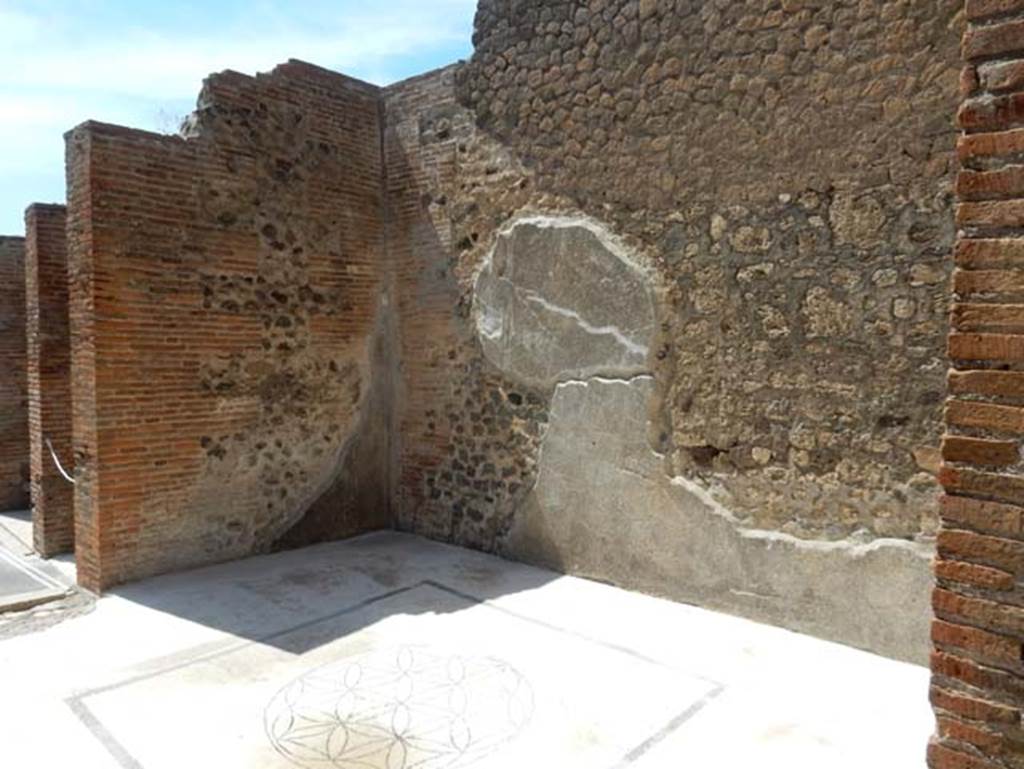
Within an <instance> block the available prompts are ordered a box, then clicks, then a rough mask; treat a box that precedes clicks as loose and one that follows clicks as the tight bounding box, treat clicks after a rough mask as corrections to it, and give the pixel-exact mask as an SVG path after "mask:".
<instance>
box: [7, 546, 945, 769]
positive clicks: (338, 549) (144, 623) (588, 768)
mask: <svg viewBox="0 0 1024 769" xmlns="http://www.w3.org/2000/svg"><path fill="white" fill-rule="evenodd" d="M927 681H928V674H927V671H926V670H925V669H923V668H918V667H914V666H911V665H906V664H902V663H897V662H892V661H890V660H886V659H882V658H880V657H876V656H873V655H870V654H866V653H863V652H859V651H855V650H853V649H849V648H845V647H842V646H838V645H835V644H830V643H825V642H822V641H818V640H815V639H812V638H808V637H804V636H800V635H796V634H793V633H790V632H787V631H784V630H779V629H776V628H771V627H766V626H762V625H757V624H755V623H752V622H748V621H746V620H741V619H736V618H732V617H728V616H723V615H719V614H714V613H711V612H706V611H702V610H699V609H695V608H692V607H688V606H683V605H679V604H674V603H669V602H666V601H660V600H657V599H653V598H649V597H645V596H640V595H636V594H632V593H628V592H625V591H621V590H617V589H615V588H611V587H608V586H605V585H600V584H596V583H592V582H587V581H583V580H579V579H572V578H568V577H560V576H558V575H555V574H552V573H549V572H545V571H541V570H537V569H532V568H528V567H525V566H521V565H516V564H511V563H507V562H505V561H501V560H499V559H496V558H492V557H489V556H485V555H481V554H478V553H472V552H468V551H463V550H459V549H455V548H450V547H446V546H443V545H438V544H435V543H431V542H427V541H424V540H421V539H417V538H414V537H411V536H406V535H400V534H390V533H388V534H377V535H371V536H366V537H362V538H360V539H357V540H352V541H349V542H347V543H338V544H332V545H322V546H319V547H314V548H309V549H306V550H301V551H294V552H289V553H284V554H279V555H273V556H267V557H260V558H253V559H250V560H247V561H243V562H240V563H233V564H228V565H224V566H218V567H213V568H208V569H203V570H200V571H195V572H191V573H187V574H181V575H175V576H171V577H163V578H158V579H153V580H149V581H147V582H144V583H140V584H137V585H133V586H130V587H127V588H122V589H120V590H117V591H116V592H115V593H113V594H111V595H109V596H107V597H104V598H103V599H102V600H100V601H99V603H98V604H97V606H96V609H95V610H94V611H93V612H92V613H90V614H87V615H85V616H80V617H76V618H74V619H69V620H67V621H65V622H63V623H61V624H59V625H57V626H55V627H51V628H49V629H47V630H43V631H40V632H36V633H31V634H27V635H22V636H19V637H15V638H12V639H9V640H6V641H3V642H0V691H2V696H0V736H2V739H0V765H4V766H47V767H50V766H52V767H61V766H72V765H73V766H75V767H77V768H78V769H81V768H82V767H111V768H116V767H143V768H144V769H170V768H171V767H174V768H175V769H178V768H180V767H182V766H194V767H216V768H217V769H230V768H232V767H247V768H252V769H256V768H257V767H258V768H260V769H265V768H266V769H269V768H270V767H281V768H282V769H284V767H296V766H298V767H310V768H311V769H321V768H323V769H332V768H333V769H413V767H416V768H417V769H436V768H438V767H446V769H454V768H455V767H474V768H477V767H478V768H479V769H512V768H513V767H515V768H516V769H522V767H536V768H537V769H556V768H557V769H617V768H619V767H637V769H653V768H654V767H673V768H676V767H701V768H705V767H708V768H710V767H716V768H717V767H722V768H731V767H742V766H757V767H761V768H762V769H764V768H765V767H786V769H800V768H802V767H814V768H815V769H818V768H819V767H829V769H840V768H842V767H850V768H851V769H852V768H853V767H857V769H863V767H864V766H871V767H872V768H873V769H881V768H883V767H894V769H895V768H896V767H899V769H908V768H912V767H922V766H923V765H924V761H923V753H924V746H925V743H926V740H927V737H928V735H929V733H930V732H931V730H932V727H933V723H932V718H931V714H930V709H929V707H928V702H927Z"/></svg>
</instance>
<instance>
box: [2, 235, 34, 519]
mask: <svg viewBox="0 0 1024 769" xmlns="http://www.w3.org/2000/svg"><path fill="white" fill-rule="evenodd" d="M28 505H29V498H28V398H27V393H26V384H25V240H24V238H14V237H3V236H0V511H4V510H27V509H28Z"/></svg>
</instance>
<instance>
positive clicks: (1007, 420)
mask: <svg viewBox="0 0 1024 769" xmlns="http://www.w3.org/2000/svg"><path fill="white" fill-rule="evenodd" d="M946 422H947V423H949V424H951V425H954V426H956V427H977V428H983V429H988V430H993V431H995V432H997V433H1013V434H1015V435H1024V408H1022V407H1018V406H1002V405H998V404H994V403H980V402H978V401H961V400H951V401H950V402H949V403H947V404H946Z"/></svg>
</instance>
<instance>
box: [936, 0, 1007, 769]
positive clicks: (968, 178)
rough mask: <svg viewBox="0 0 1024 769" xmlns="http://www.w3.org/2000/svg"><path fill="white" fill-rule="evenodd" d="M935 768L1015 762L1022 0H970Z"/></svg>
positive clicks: (939, 566)
mask: <svg viewBox="0 0 1024 769" xmlns="http://www.w3.org/2000/svg"><path fill="white" fill-rule="evenodd" d="M966 14H967V20H968V29H967V33H966V35H965V36H964V42H963V53H964V58H965V60H966V66H965V68H964V72H963V77H962V78H961V84H962V89H963V98H964V102H963V105H962V107H961V109H960V114H959V121H960V126H961V128H962V129H963V135H962V137H961V139H960V142H959V147H958V152H959V157H960V163H961V170H960V173H959V177H958V180H957V196H958V198H959V200H958V207H957V224H958V226H959V228H960V233H959V238H958V243H957V248H956V254H955V259H956V266H957V271H956V273H955V276H954V282H953V292H954V297H955V304H954V308H953V313H952V321H951V322H952V328H951V332H950V342H949V356H950V358H951V359H952V363H953V370H952V371H951V372H950V378H949V389H950V397H949V402H948V405H947V409H946V423H947V436H946V438H945V441H944V445H943V459H944V462H945V464H944V467H943V471H942V481H943V485H944V486H945V488H946V496H945V497H944V498H943V501H942V526H943V528H942V531H941V533H940V535H939V542H938V551H939V552H938V558H937V560H936V569H935V572H936V579H937V582H938V584H937V586H936V589H935V594H934V600H933V605H934V609H935V620H934V624H933V629H932V640H933V641H934V645H935V651H934V653H933V656H932V690H931V701H932V705H933V707H934V708H935V712H936V716H937V721H938V731H937V734H936V736H935V737H934V739H933V740H932V744H931V746H930V747H929V751H928V760H929V764H930V766H931V767H933V769H1019V768H1020V767H1024V730H1022V728H1021V726H1022V725H1021V713H1022V710H1024V659H1022V651H1024V649H1022V643H1024V587H1022V583H1021V580H1022V579H1024V461H1022V453H1021V450H1022V437H1024V0H967V6H966Z"/></svg>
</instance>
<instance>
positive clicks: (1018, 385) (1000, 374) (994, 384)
mask: <svg viewBox="0 0 1024 769" xmlns="http://www.w3.org/2000/svg"><path fill="white" fill-rule="evenodd" d="M948 383H949V391H950V393H952V394H953V395H985V396H990V397H1005V398H1021V397H1024V372H1019V371H955V370H954V371H950V372H949V378H948Z"/></svg>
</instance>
